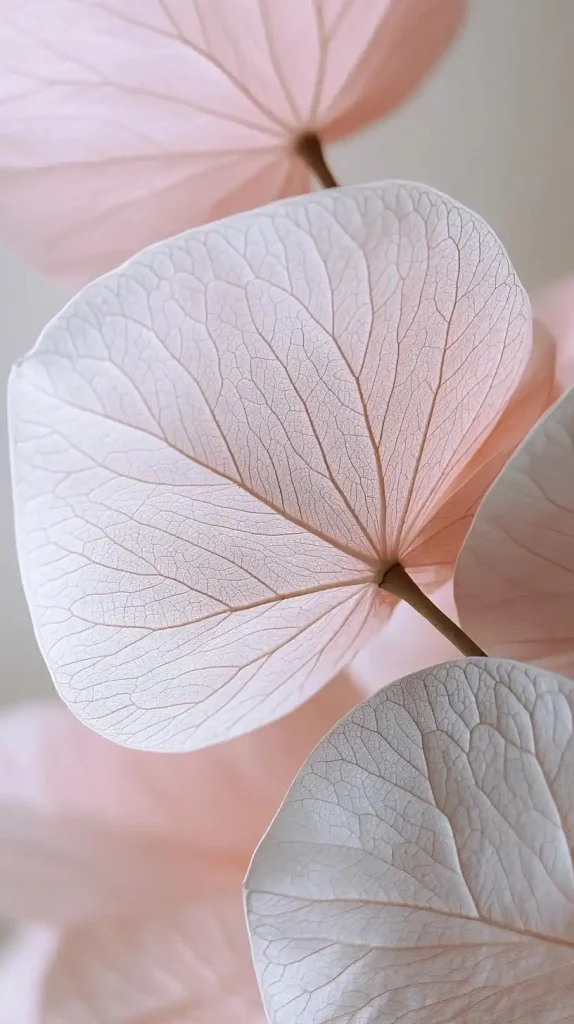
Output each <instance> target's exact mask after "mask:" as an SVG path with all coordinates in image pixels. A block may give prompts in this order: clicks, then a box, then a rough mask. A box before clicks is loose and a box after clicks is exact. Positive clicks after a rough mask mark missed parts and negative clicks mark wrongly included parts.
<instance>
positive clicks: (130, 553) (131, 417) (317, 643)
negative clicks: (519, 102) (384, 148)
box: [10, 183, 531, 750]
mask: <svg viewBox="0 0 574 1024" xmlns="http://www.w3.org/2000/svg"><path fill="white" fill-rule="evenodd" d="M530 353H531V338H530V313H529V305H528V299H527V297H526V295H525V293H524V291H523V289H522V288H521V286H520V284H519V283H518V282H517V280H516V277H515V275H514V272H513V270H512V267H511V265H510V264H509V262H508V259H507V257H506V255H505V253H504V250H503V249H502V247H501V245H500V243H499V242H498V240H497V239H496V238H495V236H494V235H493V234H492V233H491V231H490V230H489V229H488V228H487V226H486V225H485V224H484V223H483V222H482V221H481V220H480V219H479V218H477V217H476V216H475V215H474V214H472V213H470V212H469V211H468V210H466V209H465V208H464V207H461V206H459V205H458V204H456V203H454V202H453V201H452V200H450V199H448V198H446V197H445V196H442V195H440V194H439V193H436V192H434V191H433V190H431V189H427V188H425V187H423V186H419V185H408V184H400V183H388V184H383V185H371V186H354V187H350V188H345V189H340V190H334V191H331V192H329V193H322V194H319V195H316V196H315V195H314V196H305V197H302V198H299V199H294V200H290V201H286V202H284V203H282V204H277V205H275V206H272V207H269V208H267V209H265V210H261V211H257V212H254V213H251V214H244V215H241V216H238V217H236V218H232V219H229V220H227V221H222V222H220V223H219V224H216V225H213V226H212V227H210V228H207V229H205V230H197V231H193V232H190V233H189V234H187V235H184V236H180V237H179V238H176V239H172V240H170V241H167V242H164V243H162V244H160V245H158V246H156V247H154V248H152V249H150V250H149V251H147V252H146V253H144V254H142V255H141V256H139V257H138V258H136V259H134V260H132V261H131V262H130V263H128V264H126V265H125V266H124V267H122V268H120V269H119V270H118V271H115V272H114V273H112V274H110V275H109V276H108V277H106V278H103V279H102V280H101V281H99V282H96V283H95V284H94V285H92V286H90V287H89V288H88V289H86V290H85V291H84V292H83V293H82V294H81V295H80V296H79V297H78V298H77V299H75V300H74V301H73V302H72V303H71V304H70V305H69V306H68V307H67V308H66V309H65V310H64V311H63V313H62V314H61V315H60V316H59V317H57V318H56V320H54V321H52V323H51V324H50V325H49V327H48V328H47V329H46V331H45V332H44V334H43V336H42V337H41V339H40V341H39V343H38V345H37V346H36V348H35V349H34V350H33V352H32V353H31V354H30V356H29V357H28V358H27V359H25V360H24V361H23V362H22V363H21V364H20V365H19V367H17V368H16V370H15V372H14V374H13V377H12V380H11V384H10V421H11V435H12V462H13V469H14V478H15V494H16V497H15V501H16V526H17V539H18V549H19V555H20V560H21V566H22V572H23V577H24V583H25V589H26V593H27V596H28V601H29V603H30V605H31V609H32V615H33V618H34V622H35V627H36V631H37V635H38V638H39V641H40V645H41V648H42V650H43V653H44V656H45V657H46V660H47V662H48V665H49V667H50V670H51V672H52V674H53V676H54V679H55V682H56V685H57V687H58V689H59V691H60V693H61V694H62V696H63V697H64V699H65V700H66V701H67V702H68V703H69V704H70V706H71V707H72V708H73V709H74V711H75V713H76V714H77V715H79V716H80V717H81V718H82V719H84V720H85V721H87V722H88V723H89V724H90V726H91V727H93V728H95V729H97V730H99V731H102V732H105V734H106V735H107V736H109V737H111V738H113V739H115V740H117V741H119V742H121V743H125V744H127V745H133V746H138V747H149V748H152V747H153V748H161V749H170V750H184V749H190V748H194V747H201V746H204V745H207V744H210V743H214V742H217V741H220V740H222V739H227V738H230V737H232V736H234V735H237V734H240V733H242V732H246V731H248V730H250V729H253V728H255V727H257V726H260V725H262V724H265V723H266V722H269V721H271V720H273V719H275V718H277V717H279V716H281V715H283V714H285V713H286V712H288V711H290V710H291V709H292V708H294V707H295V706H297V705H298V704H300V703H302V702H303V701H304V700H305V699H307V698H308V697H309V696H310V695H311V694H312V693H314V692H315V691H316V690H318V689H319V688H320V687H321V686H322V685H323V684H324V683H325V682H327V680H329V679H330V678H332V677H333V675H334V674H335V673H336V672H337V671H338V670H339V668H340V667H341V666H343V665H344V664H345V663H346V662H348V661H349V660H350V658H351V656H352V655H353V653H354V651H355V650H357V649H358V648H359V647H360V646H361V644H362V643H363V642H364V640H365V639H366V638H367V636H368V635H369V633H370V632H372V631H374V630H375V629H376V628H377V626H378V625H379V624H380V623H381V622H382V621H383V620H384V618H385V617H386V616H387V615H388V612H389V610H390V608H391V607H392V604H391V601H390V600H389V598H388V595H387V596H386V597H385V595H384V594H383V593H382V591H381V590H380V589H378V584H379V582H380V581H381V579H382V577H383V575H384V572H385V571H386V569H387V568H388V567H389V566H390V565H392V564H394V563H395V562H397V561H401V562H402V564H403V565H404V566H405V567H406V568H407V569H409V571H412V573H413V575H415V576H416V574H417V568H418V566H419V565H420V564H421V562H422V563H423V564H422V570H421V571H422V572H423V573H424V578H425V579H427V578H428V577H431V579H432V581H433V582H436V581H437V580H440V579H442V578H444V575H445V574H446V575H448V574H450V573H451V571H452V565H453V563H454V560H455V557H456V554H457V552H458V548H459V544H460V539H461V537H460V533H461V530H460V516H461V515H462V511H461V510H460V509H457V508H455V507H454V505H453V494H456V488H457V480H458V479H459V478H461V479H462V482H463V483H465V484H466V479H465V475H464V474H465V468H466V465H467V463H468V462H469V460H470V459H472V458H473V456H474V454H475V452H476V451H477V450H478V449H479V448H480V446H481V445H482V444H483V443H484V441H485V439H486V438H487V437H488V435H489V433H490V431H491V430H492V428H493V427H494V425H495V423H496V422H497V420H498V419H499V417H500V416H501V414H502V413H503V411H504V409H505V407H506V405H507V402H508V399H509V397H510V395H511V394H512V392H513V389H514V388H515V387H516V385H517V383H518V382H519V380H520V378H521V374H522V373H523V371H524V369H525V366H526V364H527V361H528V359H529V357H530ZM443 501H445V502H448V503H450V505H449V508H448V510H447V514H443V504H442V503H443ZM435 520H436V521H437V522H440V542H439V543H437V546H436V559H437V563H438V565H437V568H436V572H435V573H434V575H433V572H432V570H433V565H432V557H431V556H432V543H431V542H430V541H428V538H427V542H426V544H425V547H424V558H422V556H421V547H420V544H419V539H420V537H421V536H422V535H423V534H424V535H425V537H426V535H427V533H428V534H432V523H433V522H434V521H435ZM425 531H426V532H425Z"/></svg>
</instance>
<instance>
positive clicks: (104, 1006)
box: [43, 889, 265, 1024]
mask: <svg viewBox="0 0 574 1024" xmlns="http://www.w3.org/2000/svg"><path fill="white" fill-rule="evenodd" d="M80 1021H81V1022H83V1021H86V1022H88V1021H89V1022H91V1021H94V1024H95V1022H96V1021H97V1022H98V1024H99V1022H100V1021H101V1022H102V1024H103V1022H104V1021H105V1024H223V1022H225V1024H227V1022H228V1021H229V1022H230V1024H243V1022H245V1024H265V1014H264V1012H263V1007H262V1005H261V997H260V995H259V991H258V988H257V982H256V980H255V977H254V974H253V969H252V965H251V957H250V953H249V944H248V940H247V933H246V929H245V920H244V914H243V908H242V906H241V894H240V891H239V889H238V891H237V893H236V894H235V898H234V900H233V901H231V902H227V901H223V900H221V899H219V900H217V899H214V900H213V901H212V902H210V903H208V904H204V905H195V906H193V907H186V906H178V907H174V908H172V909H171V911H166V913H165V914H163V915H162V916H161V917H156V918H149V917H147V918H145V917H141V918H138V917H134V918H127V919H121V918H118V919H117V920H115V921H113V920H107V921H94V922H92V923H90V924H87V925H84V926H82V927H79V928H76V929H74V930H72V931H70V932H69V933H68V934H67V936H66V937H65V939H64V941H63V942H62V944H61V946H60V949H59V953H58V956H57V958H56V959H55V961H54V963H53V966H52V970H51V972H50V974H49V976H48V978H47V980H46V986H45V997H44V1017H43V1024H79V1022H80Z"/></svg>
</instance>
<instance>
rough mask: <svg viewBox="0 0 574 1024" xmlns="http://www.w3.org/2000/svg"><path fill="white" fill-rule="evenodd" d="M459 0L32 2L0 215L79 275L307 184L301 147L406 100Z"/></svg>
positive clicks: (4, 106) (48, 262)
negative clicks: (304, 138)
mask: <svg viewBox="0 0 574 1024" xmlns="http://www.w3.org/2000/svg"><path fill="white" fill-rule="evenodd" d="M463 9H464V3H463V0H240V2H239V3H233V2H230V0H138V2H137V3H129V2H128V0H104V2H102V0H23V2H21V3H19V4H13V5H12V7H11V13H10V15H9V16H8V17H7V18H6V19H5V20H4V23H3V25H2V30H1V32H0V153H1V161H0V185H1V189H0V223H2V225H3V228H4V231H5V232H6V233H7V235H8V237H9V239H10V240H11V241H12V243H13V244H14V245H16V246H17V247H18V248H19V249H21V250H22V251H23V253H24V254H25V255H26V256H27V257H28V258H29V259H30V260H31V261H33V262H34V263H36V264H37V265H38V266H39V267H40V268H42V269H44V270H46V271H48V272H49V273H51V274H54V275H56V276H58V277H62V278H65V279H68V280H72V281H85V280H87V279H89V278H91V277H94V276H95V275H96V274H98V273H101V272H102V271H104V270H108V269H109V268H110V267H112V266H115V265H116V264H118V263H120V262H121V261H122V260H124V259H125V258H126V257H128V256H130V255H132V254H133V253H135V252H137V251H138V250H139V249H141V248H143V246H145V245H148V244H150V243H151V242H155V241H158V240H159V239H162V238H166V237H168V236H169V235H173V234H176V233H178V232H180V231H183V230H185V229H188V228H191V227H195V226H196V225H198V224H202V223H205V222H207V221H211V220H216V219H217V218H219V217H223V216H227V215H228V214H231V213H235V212H238V211H241V210H247V209H250V208H252V207H254V206H260V205H262V204H264V203H266V202H270V201H272V200H275V199H280V198H282V197H283V196H288V195H293V194H297V193H301V192H305V191H307V190H308V189H309V188H310V174H309V171H308V169H307V167H306V166H305V164H304V163H303V162H302V160H301V158H300V157H299V156H298V155H297V152H296V143H297V140H298V138H299V137H300V136H301V135H302V134H304V133H306V132H315V133H317V134H318V135H319V136H320V137H321V139H322V140H323V141H324V142H327V143H329V142H334V141H335V140H337V139H339V138H341V137H342V136H343V135H346V134H348V133H349V132H353V131H356V130H357V129H359V128H361V127H363V126H364V125H366V124H368V123H369V122H371V121H373V120H375V119H376V118H379V117H382V116H383V115H385V114H387V113H388V112H389V111H391V110H392V109H393V108H394V107H396V106H397V105H398V104H399V103H401V102H402V101H403V100H404V99H405V98H406V97H407V96H408V95H409V93H410V92H411V91H412V90H413V89H414V88H415V87H416V86H417V85H418V83H419V81H420V80H421V78H422V77H423V76H424V75H425V73H426V72H427V71H428V70H429V69H430V67H431V66H432V65H433V63H434V62H435V61H436V60H437V59H438V57H439V56H440V55H441V53H442V52H443V51H444V49H445V48H446V46H447V45H448V44H449V42H450V40H451V38H452V36H453V34H454V32H455V30H456V28H457V27H458V24H459V22H460V19H461V15H462V12H463Z"/></svg>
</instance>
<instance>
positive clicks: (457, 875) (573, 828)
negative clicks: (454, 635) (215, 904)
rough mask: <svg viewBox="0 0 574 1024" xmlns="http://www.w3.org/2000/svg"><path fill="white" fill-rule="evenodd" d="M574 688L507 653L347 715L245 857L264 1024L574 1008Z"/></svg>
mask: <svg viewBox="0 0 574 1024" xmlns="http://www.w3.org/2000/svg"><path fill="white" fill-rule="evenodd" d="M573 714H574V684H573V683H572V682H571V681H570V680H567V679H563V678H561V677H560V676H555V675H552V674H550V673H547V672H544V671H542V670H540V669H537V668H533V667H529V666H526V665H520V664H518V663H515V662H510V661H496V660H493V659H481V658H479V659H467V660H465V661H459V662H449V663H447V664H445V665H441V666H438V667H437V668H434V669H431V670H427V671H425V672H421V673H419V674H415V675H412V676H410V677H407V678H406V679H403V680H401V681H400V682H398V683H395V684H393V685H392V686H389V687H387V688H386V689H384V690H381V691H380V692H379V693H378V694H377V695H376V696H374V697H371V698H370V699H369V700H367V701H365V702H364V703H363V704H361V705H360V706H359V707H358V708H356V709H355V710H354V711H352V712H351V714H350V715H348V716H347V718H346V719H344V720H343V721H342V722H341V723H340V724H339V725H338V726H336V727H335V729H334V730H333V731H332V732H331V734H330V735H329V736H327V737H326V738H325V739H324V740H323V742H322V743H321V744H320V745H319V747H318V748H317V750H316V751H314V753H313V754H312V755H311V757H310V758H309V760H308V762H307V764H306V765H305V767H304V768H303V769H302V771H301V772H300V773H299V776H298V777H297V779H296V781H295V783H294V785H293V787H292V789H291V790H290V792H289V795H288V797H287V799H286V800H285V802H284V804H283V806H282V808H281V810H280V811H279V814H278V815H277V817H276V818H275V820H274V822H273V824H272V826H271V828H270V830H269V832H268V833H267V835H266V836H265V838H264V840H263V841H262V843H261V845H260V847H259V849H258V851H257V853H256V854H255V857H254V859H253V862H252V865H251V868H250V871H249V875H248V878H247V883H246V888H247V914H248V920H249V925H250V931H251V940H252V946H253V953H254V959H255V965H256V970H257V973H258V977H259V982H260V985H261V989H262V993H263V998H264V1002H265V1006H266V1009H267V1013H268V1017H269V1020H270V1021H271V1024H291V1022H292V1021H295V1020H296V1021H297V1022H298V1024H327V1022H332V1021H337V1022H338V1024H352V1022H355V1021H373V1022H375V1021H376V1022H377V1024H406V1022H407V1021H408V1022H409V1024H411V1022H412V1024H415V1022H416V1024H443V1022H444V1024H446V1022H449V1024H450V1022H452V1024H454V1022H455V1021H456V1024H485V1022H487V1021H488V1022H489V1024H490V1022H491V1021H492V1022H494V1021H497V1022H498V1021H500V1022H502V1021H504V1022H505V1024H510V1022H512V1024H557V1022H558V1021H565V1022H566V1021H568V1020H569V1018H570V1017H571V1015H572V1006H573V1005H574V970H573V969H572V961H573V950H574V916H573V914H572V906H573V904H574V867H573V863H572V847H573V845H574V800H573V795H572V784H571V779H572V767H573V764H574V742H573V738H572V730H571V727H570V723H571V720H572V715H573Z"/></svg>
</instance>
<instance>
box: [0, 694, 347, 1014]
mask: <svg viewBox="0 0 574 1024" xmlns="http://www.w3.org/2000/svg"><path fill="white" fill-rule="evenodd" d="M356 699H357V698H356V695H355V692H354V690H353V688H352V687H351V685H350V684H349V683H348V682H346V681H345V680H344V679H339V680H337V681H336V682H334V683H332V684H330V685H328V686H327V687H325V689H324V690H323V691H322V692H321V693H320V694H317V696H316V697H314V698H313V699H312V700H310V701H308V702H307V703H306V704H305V705H304V706H303V707H302V708H299V709H298V710H297V711H296V712H294V713H293V714H292V715H288V716H287V717H286V718H284V719H282V721H281V722H277V723H274V724H273V725H271V726H269V727H268V728H266V729H262V730H260V731H258V732H256V733H255V734H253V735H252V736H250V737H249V739H248V740H246V739H243V738H239V739H236V740H233V741H231V742H230V743H226V744H219V745H218V746H217V747H215V748H214V749H209V750H205V751H201V752H196V753H194V754H187V755H179V756H176V755H171V756H168V755H163V756H162V755H160V754H146V753H142V752H140V751H133V750H126V749H124V748H122V747H117V746H115V745H114V744H112V743H109V742H107V741H106V740H104V739H102V737H100V736H98V735H96V734H95V733H92V732H90V731H89V730H88V729H86V728H85V727H83V726H82V725H80V724H79V723H78V722H77V721H76V719H75V718H73V716H72V715H71V714H70V713H69V711H67V710H66V709H64V708H63V707H59V706H57V705H49V704H41V703H38V704H37V705H30V706H28V707H26V706H22V707H20V708H17V709H14V710H13V711H11V712H6V713H5V714H4V715H3V716H2V717H1V718H0V915H2V914H4V915H8V916H12V917H14V918H26V919H32V920H44V921H50V922H55V923H57V924H59V925H68V926H70V925H71V924H74V923H77V922H78V921H86V920H89V919H90V918H101V917H103V916H104V915H106V914H107V915H115V916H117V915H124V916H125V915H126V914H134V913H144V912H146V913H148V914H152V915H153V914H154V913H157V911H158V909H160V910H161V909H163V907H164V906H165V905H166V904H172V903H176V904H178V903H181V902H183V901H186V900H187V901H190V900H194V899H195V900H196V899H197V898H198V897H200V898H201V899H203V900H205V899H206V898H208V896H209V895H210V894H212V895H221V894H222V893H224V892H231V893H236V892H238V891H239V888H240V886H241V880H242V878H243V876H244V874H245V871H246V869H247V866H248V864H249V861H250V859H251V856H252V854H253V851H254V849H255V846H256V845H257V843H258V842H259V840H260V838H261V836H262V835H263V833H264V831H265V829H266V828H267V826H268V824H269V822H270V820H271V818H272V817H273V815H274V814H275V812H276V810H277V808H278V806H279V804H280V802H281V800H282V798H283V796H284V795H285V793H286V791H287V788H288V786H289V785H290V783H291V781H292V779H293V777H294V775H295V772H296V771H297V770H298V768H299V767H300V766H301V764H302V763H303V761H304V760H305V758H306V756H307V755H308V753H309V751H310V750H312V749H313V747H314V746H315V744H316V743H318V741H319V740H320V739H321V737H322V736H323V735H324V733H325V732H326V730H328V729H329V728H330V727H331V726H332V725H333V724H334V723H335V722H336V721H338V719H339V718H341V716H342V715H343V714H345V713H346V712H347V711H348V710H349V709H350V708H351V707H352V706H353V705H354V704H355V703H356ZM0 1005H1V1003H0Z"/></svg>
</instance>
